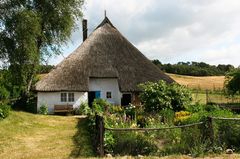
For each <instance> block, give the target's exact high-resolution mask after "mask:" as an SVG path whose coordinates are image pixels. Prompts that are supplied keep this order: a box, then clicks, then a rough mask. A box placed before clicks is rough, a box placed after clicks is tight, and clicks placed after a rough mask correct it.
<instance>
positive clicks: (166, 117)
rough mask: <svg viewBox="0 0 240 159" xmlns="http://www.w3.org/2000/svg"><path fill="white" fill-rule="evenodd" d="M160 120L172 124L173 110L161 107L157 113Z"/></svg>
mask: <svg viewBox="0 0 240 159" xmlns="http://www.w3.org/2000/svg"><path fill="white" fill-rule="evenodd" d="M159 114H160V115H161V117H162V121H163V122H164V123H167V124H172V123H173V120H174V111H173V110H172V109H163V110H161V111H160V113H159Z"/></svg>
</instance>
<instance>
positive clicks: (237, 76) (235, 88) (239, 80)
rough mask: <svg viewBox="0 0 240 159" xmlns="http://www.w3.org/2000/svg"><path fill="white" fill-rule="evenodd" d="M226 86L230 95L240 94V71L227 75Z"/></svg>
mask: <svg viewBox="0 0 240 159" xmlns="http://www.w3.org/2000/svg"><path fill="white" fill-rule="evenodd" d="M224 86H225V88H226V90H227V93H228V94H230V95H235V94H237V93H240V69H236V70H234V71H232V72H230V73H228V74H227V75H226V77H225V83H224Z"/></svg>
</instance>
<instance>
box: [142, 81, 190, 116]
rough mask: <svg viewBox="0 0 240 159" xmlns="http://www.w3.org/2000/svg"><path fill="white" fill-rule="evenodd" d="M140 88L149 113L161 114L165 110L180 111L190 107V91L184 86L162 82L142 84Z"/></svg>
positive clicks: (145, 107) (145, 108)
mask: <svg viewBox="0 0 240 159" xmlns="http://www.w3.org/2000/svg"><path fill="white" fill-rule="evenodd" d="M140 88H141V89H142V93H141V94H140V99H141V101H142V102H143V105H144V110H145V111H146V112H149V113H159V112H160V111H161V110H163V109H172V110H174V111H179V110H182V109H184V108H185V107H186V106H188V105H189V104H190V102H191V99H192V97H191V93H190V91H189V90H188V89H187V88H185V87H184V86H181V85H179V84H176V83H172V84H167V83H166V82H165V81H162V80H160V81H159V82H157V83H153V82H147V83H144V84H140Z"/></svg>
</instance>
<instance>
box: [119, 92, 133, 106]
mask: <svg viewBox="0 0 240 159" xmlns="http://www.w3.org/2000/svg"><path fill="white" fill-rule="evenodd" d="M131 102H132V95H131V94H130V93H128V94H123V95H122V99H121V105H122V106H128V105H129V103H131Z"/></svg>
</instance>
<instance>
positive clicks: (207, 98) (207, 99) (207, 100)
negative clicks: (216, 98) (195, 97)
mask: <svg viewBox="0 0 240 159" xmlns="http://www.w3.org/2000/svg"><path fill="white" fill-rule="evenodd" d="M208 103H209V97H208V90H206V104H208Z"/></svg>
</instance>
